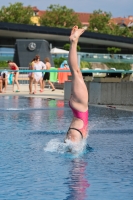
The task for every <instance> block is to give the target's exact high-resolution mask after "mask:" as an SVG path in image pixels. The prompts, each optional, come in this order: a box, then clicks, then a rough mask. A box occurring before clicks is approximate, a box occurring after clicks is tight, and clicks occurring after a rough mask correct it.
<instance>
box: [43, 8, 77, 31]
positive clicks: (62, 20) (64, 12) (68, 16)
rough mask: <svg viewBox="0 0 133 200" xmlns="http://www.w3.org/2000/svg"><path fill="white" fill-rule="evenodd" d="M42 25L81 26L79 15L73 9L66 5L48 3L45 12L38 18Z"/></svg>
mask: <svg viewBox="0 0 133 200" xmlns="http://www.w3.org/2000/svg"><path fill="white" fill-rule="evenodd" d="M39 22H40V24H41V25H42V26H50V27H61V28H62V27H63V28H71V27H73V26H74V25H78V26H81V23H80V20H79V17H78V15H77V14H75V12H74V10H73V9H69V8H67V7H66V6H60V5H50V6H49V7H48V10H46V13H45V14H44V15H43V16H42V17H41V18H40V20H39Z"/></svg>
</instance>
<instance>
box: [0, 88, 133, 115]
mask: <svg viewBox="0 0 133 200" xmlns="http://www.w3.org/2000/svg"><path fill="white" fill-rule="evenodd" d="M15 88H16V86H15ZM0 96H23V97H40V98H44V99H57V100H58V99H59V100H64V90H63V89H56V90H55V91H52V90H51V89H49V88H45V90H44V92H42V93H41V92H40V91H39V86H38V91H37V93H36V94H29V88H28V85H27V84H21V85H20V92H13V91H12V86H11V85H8V87H7V92H6V93H0ZM90 105H91V106H98V107H104V108H105V107H106V108H109V109H118V110H125V111H131V112H133V106H128V105H95V104H90Z"/></svg>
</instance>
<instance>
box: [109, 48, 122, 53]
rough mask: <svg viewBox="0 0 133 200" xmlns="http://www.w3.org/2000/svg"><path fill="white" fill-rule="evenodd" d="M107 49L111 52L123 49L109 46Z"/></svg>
mask: <svg viewBox="0 0 133 200" xmlns="http://www.w3.org/2000/svg"><path fill="white" fill-rule="evenodd" d="M107 51H108V52H109V53H113V54H114V53H118V52H120V51H121V49H120V48H116V47H108V48H107Z"/></svg>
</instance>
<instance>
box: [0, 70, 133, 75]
mask: <svg viewBox="0 0 133 200" xmlns="http://www.w3.org/2000/svg"><path fill="white" fill-rule="evenodd" d="M5 70H6V69H3V70H0V72H2V71H5ZM6 71H8V72H71V71H70V70H58V69H55V70H53V69H51V70H6ZM81 72H83V73H124V74H127V73H129V74H131V73H133V70H93V69H89V70H81Z"/></svg>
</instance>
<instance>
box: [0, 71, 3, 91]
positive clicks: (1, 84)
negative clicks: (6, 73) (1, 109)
mask: <svg viewBox="0 0 133 200" xmlns="http://www.w3.org/2000/svg"><path fill="white" fill-rule="evenodd" d="M2 87H3V82H2V77H1V72H0V93H2Z"/></svg>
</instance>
